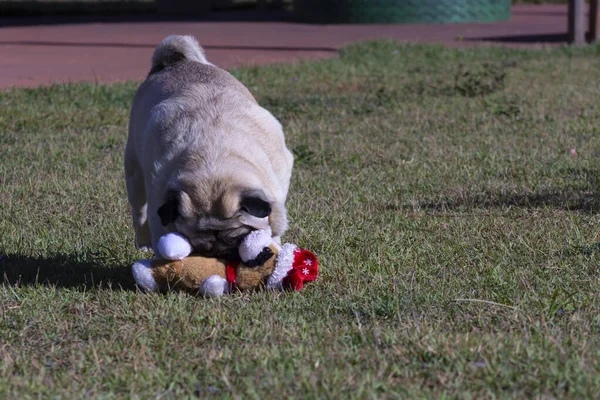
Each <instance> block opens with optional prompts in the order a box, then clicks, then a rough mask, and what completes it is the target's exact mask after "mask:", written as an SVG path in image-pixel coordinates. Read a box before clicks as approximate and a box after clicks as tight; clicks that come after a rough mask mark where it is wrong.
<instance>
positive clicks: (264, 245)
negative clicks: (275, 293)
mask: <svg viewBox="0 0 600 400" xmlns="http://www.w3.org/2000/svg"><path fill="white" fill-rule="evenodd" d="M158 249H159V252H160V255H161V256H162V257H163V259H155V260H142V261H138V262H136V263H135V264H134V265H133V276H134V278H135V280H136V282H137V284H138V286H140V287H142V288H143V289H145V290H153V291H155V290H159V291H164V290H169V289H181V290H185V291H187V292H191V293H194V294H201V295H206V296H219V295H221V294H223V293H229V292H231V290H232V289H239V290H250V289H257V288H261V287H264V288H267V289H278V290H285V289H290V290H300V289H302V287H303V286H304V282H311V281H313V280H315V279H316V278H317V276H318V261H317V258H316V256H315V255H314V254H313V253H311V252H310V251H308V250H304V249H300V248H298V247H297V246H295V245H293V244H290V243H286V244H284V245H283V246H279V245H278V244H276V243H275V242H273V239H272V238H271V234H270V232H269V231H268V230H261V231H254V232H252V233H250V234H249V235H248V236H247V237H246V238H245V239H244V241H243V242H242V244H241V245H240V248H239V254H240V259H241V260H242V262H241V263H240V262H234V263H232V262H228V261H227V260H222V259H216V258H208V257H202V256H195V255H191V256H189V254H190V251H191V246H189V242H187V240H186V239H185V238H184V237H183V236H181V235H179V234H176V233H170V234H167V235H165V236H163V237H162V238H161V240H160V241H159V246H158Z"/></svg>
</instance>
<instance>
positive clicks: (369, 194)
mask: <svg viewBox="0 0 600 400" xmlns="http://www.w3.org/2000/svg"><path fill="white" fill-rule="evenodd" d="M599 56H600V48H598V47H587V48H585V49H566V48H560V49H553V50H528V51H526V50H504V49H497V48H495V49H491V48H478V49H470V50H450V49H444V48H442V47H435V46H416V45H413V46H410V45H400V44H395V43H391V42H377V43H371V44H363V45H353V46H350V47H348V48H346V49H344V50H343V51H342V53H341V56H340V58H339V59H337V60H328V61H320V62H307V63H301V64H297V65H275V66H268V67H256V68H245V69H240V70H236V71H234V74H235V75H236V76H237V77H238V78H239V79H241V80H242V81H243V82H244V83H245V84H246V85H247V86H248V87H249V88H250V89H251V90H252V92H253V93H255V94H256V97H257V99H258V100H259V102H260V103H261V104H263V105H265V106H266V107H268V108H269V109H270V110H271V111H272V112H273V113H274V114H275V115H276V116H277V117H278V118H280V119H281V121H282V123H283V125H284V127H285V131H286V134H287V141H288V144H289V146H290V148H291V149H292V150H293V151H294V153H295V155H296V166H295V170H294V175H293V182H292V188H291V193H290V197H289V203H288V204H289V211H290V217H291V228H290V230H289V232H288V234H287V236H286V238H285V239H286V240H287V241H290V242H294V243H297V244H299V245H301V246H304V247H306V248H309V249H312V250H314V251H315V252H316V253H317V255H318V256H319V258H320V261H321V265H322V267H321V275H320V277H319V279H318V280H317V281H316V282H314V283H313V284H310V285H308V286H306V287H305V289H304V290H303V291H302V292H298V293H291V294H277V293H257V294H235V295H233V296H231V297H224V298H221V299H218V300H207V299H197V298H193V297H190V296H187V295H183V294H176V293H173V294H168V295H156V294H142V293H139V292H138V291H136V290H135V287H134V286H133V282H132V279H131V277H130V274H129V266H130V265H131V264H132V263H133V262H134V260H136V259H139V258H144V257H147V254H143V253H139V252H137V251H135V250H134V249H133V234H132V229H131V228H130V221H129V214H128V206H127V202H126V194H125V188H124V179H123V176H122V175H123V173H122V167H121V164H122V153H123V149H124V144H125V140H126V124H127V118H128V107H129V104H130V101H131V99H132V96H133V93H134V90H135V87H136V84H133V83H130V84H122V85H113V86H95V85H89V84H78V85H60V86H52V87H50V88H41V89H35V90H14V91H9V92H0V109H2V113H1V114H0V254H1V255H2V259H1V260H0V274H4V275H5V279H6V280H8V282H9V283H5V284H4V285H3V286H0V358H1V362H0V398H14V399H16V398H24V396H25V395H28V396H30V397H38V396H41V397H45V398H46V397H57V396H58V397H67V398H80V397H83V396H84V395H86V396H92V397H103V398H104V397H105V398H131V397H134V398H150V397H163V396H166V397H168V398H181V397H194V396H200V397H201V398H205V397H207V396H209V395H214V396H217V397H226V398H227V397H232V398H286V397H299V398H386V397H387V398H396V397H408V398H415V397H436V398H439V397H448V398H453V397H456V398H481V397H501V398H513V397H545V398H552V397H554V398H574V399H580V398H594V397H595V398H598V396H600V343H599V333H600V301H599V300H600V299H599V294H598V293H599V290H600V272H599V269H598V268H599V262H600V230H599V225H600V220H599V216H600V214H599V212H600V199H599V197H598V180H599V176H600V175H599V173H600V157H599V156H600V142H599V141H598V133H599V126H600V102H599V101H598V100H599V98H600V86H599V84H598V82H600V58H599ZM572 148H575V149H576V151H577V153H578V157H572V156H571V155H570V149H572Z"/></svg>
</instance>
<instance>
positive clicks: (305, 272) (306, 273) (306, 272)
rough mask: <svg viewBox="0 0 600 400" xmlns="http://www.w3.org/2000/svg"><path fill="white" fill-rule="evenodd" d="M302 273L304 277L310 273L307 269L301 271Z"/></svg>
mask: <svg viewBox="0 0 600 400" xmlns="http://www.w3.org/2000/svg"><path fill="white" fill-rule="evenodd" d="M302 273H303V274H304V275H308V274H309V273H310V271H309V270H308V268H304V269H303V270H302Z"/></svg>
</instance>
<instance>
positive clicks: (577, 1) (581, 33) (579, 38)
mask: <svg viewBox="0 0 600 400" xmlns="http://www.w3.org/2000/svg"><path fill="white" fill-rule="evenodd" d="M584 7H585V4H584V0H569V42H570V43H573V44H584V43H585V8H584Z"/></svg>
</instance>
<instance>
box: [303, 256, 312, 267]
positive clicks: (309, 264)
mask: <svg viewBox="0 0 600 400" xmlns="http://www.w3.org/2000/svg"><path fill="white" fill-rule="evenodd" d="M304 265H308V266H309V267H312V265H313V261H312V260H309V259H308V258H307V259H306V260H304Z"/></svg>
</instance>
